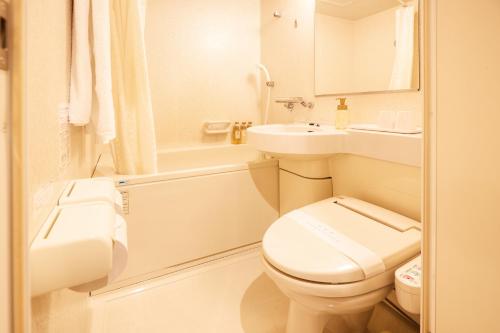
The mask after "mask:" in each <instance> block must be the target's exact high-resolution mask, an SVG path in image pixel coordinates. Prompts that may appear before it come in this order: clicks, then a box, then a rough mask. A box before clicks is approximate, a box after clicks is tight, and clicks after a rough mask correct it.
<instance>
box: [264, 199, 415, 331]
mask: <svg viewBox="0 0 500 333" xmlns="http://www.w3.org/2000/svg"><path fill="white" fill-rule="evenodd" d="M420 236H421V230H420V223H419V222H417V221H414V220H412V219H409V218H407V217H404V216H402V215H399V214H397V213H394V212H391V211H388V210H386V209H383V208H381V207H378V206H375V205H372V204H369V203H367V202H364V201H361V200H357V199H354V198H349V197H333V198H329V199H326V200H322V201H319V202H317V203H314V204H311V205H308V206H305V207H302V208H300V209H297V210H295V211H292V212H290V213H288V214H285V215H283V216H282V217H280V218H279V219H278V220H277V221H276V222H274V223H273V224H272V225H271V226H270V227H269V229H268V230H267V231H266V233H265V235H264V238H263V242H262V249H263V256H262V263H263V266H264V270H265V272H266V273H267V275H268V276H269V277H270V278H271V279H272V280H273V281H274V282H275V283H276V285H277V286H278V287H279V288H280V289H281V290H282V291H283V293H284V294H285V295H286V296H288V297H289V298H290V306H289V312H288V322H287V333H321V332H323V329H324V327H325V325H326V323H327V322H329V321H330V322H333V324H332V326H334V327H335V333H358V332H359V333H361V332H364V331H365V328H366V325H367V323H368V320H369V319H370V316H371V312H372V310H373V307H374V306H375V305H376V304H377V303H379V302H381V301H382V300H384V299H385V297H386V296H387V295H388V293H389V292H390V291H391V290H392V289H393V284H394V272H395V270H396V269H397V268H398V267H399V266H401V265H402V264H404V263H406V262H407V261H409V260H411V259H412V258H414V257H415V256H417V255H418V254H419V252H420ZM330 324H331V323H329V327H330Z"/></svg>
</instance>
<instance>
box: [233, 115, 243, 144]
mask: <svg viewBox="0 0 500 333" xmlns="http://www.w3.org/2000/svg"><path fill="white" fill-rule="evenodd" d="M231 143H232V144H235V145H238V144H240V143H241V126H240V123H239V122H238V121H237V122H235V123H234V125H233V131H232V133H231Z"/></svg>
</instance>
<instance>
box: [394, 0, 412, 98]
mask: <svg viewBox="0 0 500 333" xmlns="http://www.w3.org/2000/svg"><path fill="white" fill-rule="evenodd" d="M414 20H415V8H414V6H412V5H408V6H406V7H401V8H398V9H397V10H396V25H395V26H396V27H395V28H396V54H395V57H394V64H393V68H392V75H391V81H390V83H389V89H390V90H402V89H411V83H412V79H413V48H414V43H415V41H414V30H415V22H414Z"/></svg>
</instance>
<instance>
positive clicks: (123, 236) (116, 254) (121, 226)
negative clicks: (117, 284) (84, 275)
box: [108, 215, 128, 282]
mask: <svg viewBox="0 0 500 333" xmlns="http://www.w3.org/2000/svg"><path fill="white" fill-rule="evenodd" d="M127 261H128V244H127V222H125V219H124V218H123V217H122V216H120V215H116V222H115V237H114V238H113V267H112V269H111V272H110V273H109V274H108V277H109V282H112V281H114V280H115V279H116V278H117V277H118V276H119V275H120V274H121V273H123V271H124V270H125V268H126V267H127Z"/></svg>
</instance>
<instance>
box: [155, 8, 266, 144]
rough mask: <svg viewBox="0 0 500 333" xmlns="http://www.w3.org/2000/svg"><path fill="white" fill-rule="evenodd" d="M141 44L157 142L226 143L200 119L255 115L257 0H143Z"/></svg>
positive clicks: (244, 118) (242, 118) (257, 100)
mask: <svg viewBox="0 0 500 333" xmlns="http://www.w3.org/2000/svg"><path fill="white" fill-rule="evenodd" d="M146 50H147V57H148V62H149V75H150V80H151V90H152V102H153V112H154V116H155V125H156V135H157V142H158V145H159V147H176V146H188V145H199V144H204V143H209V144H213V143H224V142H228V140H229V135H227V136H225V135H217V136H206V135H204V134H203V131H202V126H203V123H204V122H205V121H207V120H230V121H240V122H241V121H253V122H254V123H255V122H257V121H260V117H261V115H260V104H259V103H260V88H259V86H260V85H259V84H258V83H257V81H258V78H259V74H258V69H257V67H256V66H257V64H258V63H260V3H259V0H238V1H233V0H211V1H206V0H191V1H184V0H168V1H164V0H150V1H148V8H147V17H146Z"/></svg>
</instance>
